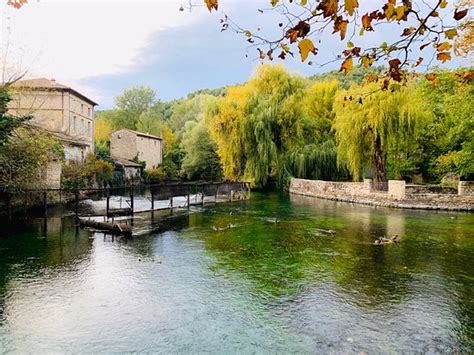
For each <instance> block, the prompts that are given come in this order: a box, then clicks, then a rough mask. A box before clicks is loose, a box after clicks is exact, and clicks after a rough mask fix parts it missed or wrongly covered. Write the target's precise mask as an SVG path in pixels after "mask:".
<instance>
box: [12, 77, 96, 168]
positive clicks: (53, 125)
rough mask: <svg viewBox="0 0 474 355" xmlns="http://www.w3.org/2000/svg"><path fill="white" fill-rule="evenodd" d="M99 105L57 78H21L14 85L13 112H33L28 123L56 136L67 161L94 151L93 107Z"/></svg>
mask: <svg viewBox="0 0 474 355" xmlns="http://www.w3.org/2000/svg"><path fill="white" fill-rule="evenodd" d="M96 105H97V104H96V103H95V102H94V101H92V100H91V99H89V98H87V97H86V96H84V95H82V94H81V93H79V92H78V91H76V90H74V89H73V88H70V87H68V86H65V85H62V84H60V83H57V82H56V81H55V80H54V79H45V78H41V79H32V80H20V81H17V82H15V83H14V84H13V85H12V101H11V103H10V108H9V110H10V112H11V114H13V115H31V116H33V119H32V120H30V121H28V122H27V124H28V125H31V126H34V127H38V128H41V129H43V130H44V131H46V132H47V133H50V134H51V135H53V136H54V137H56V138H57V139H58V140H59V141H60V142H61V143H62V145H63V147H64V152H65V158H66V160H75V161H82V160H84V158H85V157H86V156H87V154H88V153H91V152H94V107H95V106H96Z"/></svg>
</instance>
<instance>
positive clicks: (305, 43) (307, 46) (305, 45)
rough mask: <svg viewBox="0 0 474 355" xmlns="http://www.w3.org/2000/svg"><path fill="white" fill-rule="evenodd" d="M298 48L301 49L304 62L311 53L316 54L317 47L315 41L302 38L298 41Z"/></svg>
mask: <svg viewBox="0 0 474 355" xmlns="http://www.w3.org/2000/svg"><path fill="white" fill-rule="evenodd" d="M298 48H299V50H300V54H301V61H302V62H304V61H305V60H306V59H307V58H308V55H309V53H313V54H316V47H315V46H314V44H313V42H312V41H311V40H310V39H308V38H305V39H302V40H301V41H300V42H299V43H298Z"/></svg>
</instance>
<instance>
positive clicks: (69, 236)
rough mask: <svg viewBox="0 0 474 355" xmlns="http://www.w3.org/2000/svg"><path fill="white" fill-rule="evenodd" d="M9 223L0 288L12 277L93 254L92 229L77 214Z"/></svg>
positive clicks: (1, 244) (0, 248)
mask: <svg viewBox="0 0 474 355" xmlns="http://www.w3.org/2000/svg"><path fill="white" fill-rule="evenodd" d="M46 222H47V223H45V220H44V219H43V218H37V219H33V220H32V221H31V222H27V223H25V222H21V223H18V224H15V225H7V226H6V228H4V229H3V231H2V234H3V235H2V237H1V238H0V290H2V291H4V290H5V287H6V283H7V282H8V280H9V278H10V277H16V276H18V275H19V274H20V276H21V275H23V274H25V275H28V276H30V275H32V277H33V276H34V275H35V274H36V273H37V272H40V270H41V269H44V268H57V267H65V266H68V265H70V264H72V263H75V262H77V261H78V259H81V258H84V257H86V256H88V255H89V254H90V250H91V247H92V242H91V240H90V239H89V234H90V233H89V232H87V231H82V230H78V231H76V228H75V227H74V219H73V218H60V217H48V218H47V220H46Z"/></svg>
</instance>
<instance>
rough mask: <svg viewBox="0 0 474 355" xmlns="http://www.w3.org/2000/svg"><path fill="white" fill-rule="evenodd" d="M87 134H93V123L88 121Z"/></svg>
mask: <svg viewBox="0 0 474 355" xmlns="http://www.w3.org/2000/svg"><path fill="white" fill-rule="evenodd" d="M87 135H89V136H90V135H91V123H90V122H87Z"/></svg>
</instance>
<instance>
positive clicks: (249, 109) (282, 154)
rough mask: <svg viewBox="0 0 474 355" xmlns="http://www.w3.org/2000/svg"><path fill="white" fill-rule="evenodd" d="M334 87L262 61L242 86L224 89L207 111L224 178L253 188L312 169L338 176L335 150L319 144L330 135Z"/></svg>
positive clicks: (330, 136) (314, 174)
mask: <svg viewBox="0 0 474 355" xmlns="http://www.w3.org/2000/svg"><path fill="white" fill-rule="evenodd" d="M337 86H338V84H337V82H334V81H333V82H321V83H314V84H311V85H310V83H309V82H308V81H306V80H304V79H303V78H301V77H299V76H296V75H290V74H289V73H288V72H287V71H286V70H285V69H284V68H283V67H281V66H270V65H265V66H262V67H260V68H259V69H258V71H257V72H256V74H255V76H254V77H253V78H252V79H251V80H250V81H249V82H248V83H247V84H245V85H242V86H239V87H234V88H229V89H228V92H227V95H226V96H225V97H223V98H221V99H220V100H218V102H217V103H216V104H215V105H214V106H213V107H212V108H211V109H210V110H209V116H210V117H211V134H212V135H213V137H214V139H215V140H216V143H217V147H218V153H219V156H220V158H221V161H222V165H223V170H224V176H225V177H226V178H228V179H237V180H240V179H245V180H249V181H251V182H252V183H253V184H254V185H256V186H264V185H266V184H267V183H268V181H269V180H270V179H275V178H277V179H278V182H279V183H280V185H281V186H283V185H285V184H286V183H287V182H288V181H289V178H290V177H291V176H299V177H310V176H319V173H317V172H312V173H311V172H309V171H308V170H309V169H312V168H315V169H321V170H324V169H326V168H328V169H329V170H328V172H327V174H326V175H325V176H331V177H334V178H335V177H336V176H338V175H337V174H338V173H341V172H342V171H343V169H338V168H337V167H336V165H337V159H336V154H335V153H334V152H332V153H328V151H330V149H329V148H328V147H329V144H326V145H323V144H324V143H325V142H327V141H330V140H332V139H333V138H332V137H333V133H332V132H331V125H332V121H333V119H334V112H333V103H334V95H335V93H336V90H337ZM332 146H334V144H333V145H332ZM322 147H324V148H322ZM312 149H315V150H317V151H315V152H314V153H313V152H311V150H312ZM319 149H322V150H321V151H319ZM317 159H320V161H317V162H316V160H317ZM330 159H332V161H331V162H329V161H328V160H330Z"/></svg>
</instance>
